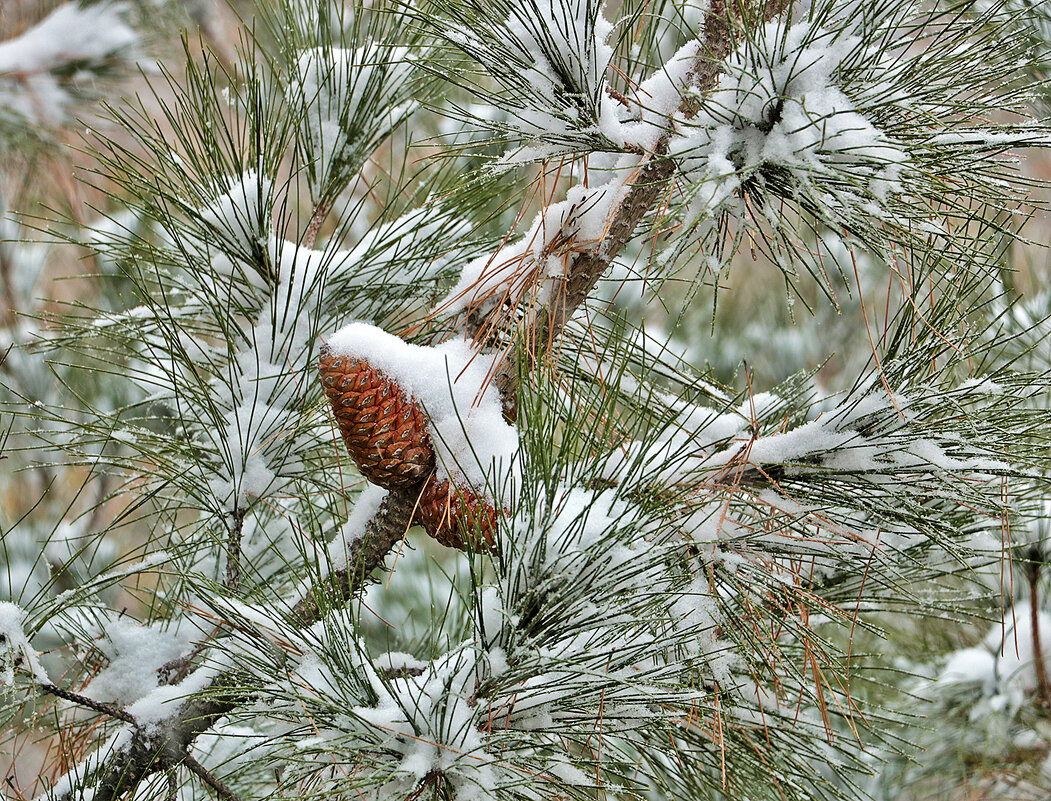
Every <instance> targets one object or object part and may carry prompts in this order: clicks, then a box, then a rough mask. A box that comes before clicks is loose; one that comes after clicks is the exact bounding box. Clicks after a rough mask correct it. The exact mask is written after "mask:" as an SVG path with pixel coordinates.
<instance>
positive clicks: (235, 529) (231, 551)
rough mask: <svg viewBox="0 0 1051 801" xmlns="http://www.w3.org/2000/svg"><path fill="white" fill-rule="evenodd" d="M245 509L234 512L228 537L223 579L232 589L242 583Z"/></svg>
mask: <svg viewBox="0 0 1051 801" xmlns="http://www.w3.org/2000/svg"><path fill="white" fill-rule="evenodd" d="M244 519H245V510H243V509H240V508H238V509H237V510H235V511H234V513H233V525H232V526H230V531H229V534H228V536H227V538H226V577H225V578H224V579H223V584H225V585H226V586H227V587H229V588H230V589H233V588H234V587H236V586H237V585H238V584H240V583H241V533H242V531H243V530H244Z"/></svg>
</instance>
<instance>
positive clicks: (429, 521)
mask: <svg viewBox="0 0 1051 801" xmlns="http://www.w3.org/2000/svg"><path fill="white" fill-rule="evenodd" d="M417 519H418V520H419V522H420V524H421V525H422V526H423V527H424V529H426V531H427V533H428V534H430V535H431V536H432V537H434V538H435V539H436V540H438V542H440V543H441V544H442V545H448V546H449V547H451V548H457V549H459V550H461V551H463V550H466V549H467V547H468V546H470V547H471V549H472V550H495V548H496V510H495V509H494V508H493V505H492V504H491V503H489V502H488V501H487V500H485V499H484V498H479V497H478V496H477V495H475V494H474V493H473V492H471V491H470V490H469V489H466V488H463V487H453V485H452V484H451V483H450V482H449V481H448V480H447V479H439V478H438V477H437V476H433V475H432V476H431V477H430V479H428V481H427V484H426V485H425V486H424V488H423V492H422V494H421V495H420V504H419V509H418V510H417Z"/></svg>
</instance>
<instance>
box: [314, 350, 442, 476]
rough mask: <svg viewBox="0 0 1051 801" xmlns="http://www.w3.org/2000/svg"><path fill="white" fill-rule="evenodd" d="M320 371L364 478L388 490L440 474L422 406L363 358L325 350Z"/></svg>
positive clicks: (344, 435)
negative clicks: (335, 354)
mask: <svg viewBox="0 0 1051 801" xmlns="http://www.w3.org/2000/svg"><path fill="white" fill-rule="evenodd" d="M318 368H319V370H320V372H321V384H322V386H323V387H324V389H325V395H326V396H327V397H328V399H329V400H330V401H331V402H332V411H333V412H334V413H335V416H336V422H337V423H338V424H339V431H340V433H341V434H342V435H343V442H344V443H346V446H347V450H348V451H349V452H350V456H351V458H352V459H353V460H354V462H355V463H356V464H357V466H358V469H359V470H361V474H362V475H363V476H365V478H367V479H368V480H369V481H371V482H372V483H373V484H378V485H379V486H381V487H384V488H386V489H402V488H406V487H411V486H413V485H415V484H419V483H420V482H421V481H423V479H425V478H426V477H427V476H428V474H430V473H433V472H434V447H433V446H432V445H431V438H430V436H429V435H428V434H427V419H426V417H425V415H424V413H423V410H422V409H421V408H420V407H419V405H418V404H417V403H416V402H415V401H413V400H412V398H409V397H407V396H406V395H405V393H404V392H402V390H401V388H400V387H399V386H398V385H397V384H396V383H395V382H394V381H392V380H391V379H390V378H388V377H387V375H386V374H384V373H382V372H381V371H379V370H377V369H375V368H374V367H372V366H370V365H369V363H368V362H366V361H364V360H362V359H355V358H352V357H349V356H333V355H332V352H331V350H330V349H329V348H328V347H326V346H323V347H322V348H321V356H320V360H319V365H318Z"/></svg>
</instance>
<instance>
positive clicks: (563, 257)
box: [438, 154, 638, 317]
mask: <svg viewBox="0 0 1051 801" xmlns="http://www.w3.org/2000/svg"><path fill="white" fill-rule="evenodd" d="M637 162H638V158H637V157H636V156H634V155H631V154H627V155H625V156H623V157H621V159H620V160H619V162H618V163H617V165H616V166H615V167H614V168H613V169H612V170H610V171H609V174H610V175H609V179H608V180H607V181H606V182H605V183H596V182H594V181H592V182H591V183H590V185H585V184H583V183H580V184H577V185H575V186H572V187H570V188H569V191H568V192H567V193H566V199H565V200H563V201H560V202H558V203H552V204H551V205H549V206H547V207H545V208H544V209H543V210H541V211H540V212H539V213H538V214H537V215H536V217H535V218H534V220H533V223H532V225H531V226H530V227H529V230H528V231H527V232H526V233H525V234H524V235H523V236H522V237H521V238H519V239H517V240H516V241H514V242H511V243H510V244H507V245H505V246H503V247H502V248H500V250H498V251H497V252H496V253H494V254H492V255H487V256H480V257H479V258H477V259H475V260H474V261H472V262H470V263H469V264H468V265H467V266H466V267H465V268H464V269H463V271H462V272H461V273H460V278H459V280H458V281H457V282H456V285H455V286H454V287H453V288H452V289H451V290H450V291H449V293H448V294H447V295H446V297H445V298H444V299H443V300H442V301H441V302H440V303H439V304H438V308H439V309H441V310H442V311H444V312H449V313H453V314H455V313H458V312H461V311H464V310H469V311H481V312H483V313H484V312H487V311H489V310H491V309H492V308H494V307H496V306H497V305H499V304H501V303H509V304H511V305H512V306H514V307H515V308H517V309H520V310H521V311H522V312H523V314H524V315H525V316H526V317H530V316H531V315H532V313H533V311H534V309H535V307H536V306H541V305H546V304H547V303H548V302H549V301H550V300H551V297H552V293H553V291H554V290H555V288H556V287H557V286H558V285H559V284H560V283H561V281H562V279H564V278H565V276H566V275H567V274H568V271H569V265H570V260H571V259H572V258H574V256H575V254H576V253H579V252H581V251H586V250H597V251H598V252H599V253H601V252H602V249H603V247H604V242H605V239H606V234H607V233H608V231H609V226H610V224H611V223H612V220H613V217H614V215H615V213H616V210H617V208H618V207H619V205H620V203H621V202H622V201H623V200H624V198H625V196H626V195H627V193H628V191H629V190H630V184H629V180H630V179H631V178H632V177H633V176H634V174H635V173H634V170H633V168H634V167H635V166H636V165H637ZM595 173H596V175H601V173H600V172H599V171H597V170H596V171H595ZM593 177H594V176H593Z"/></svg>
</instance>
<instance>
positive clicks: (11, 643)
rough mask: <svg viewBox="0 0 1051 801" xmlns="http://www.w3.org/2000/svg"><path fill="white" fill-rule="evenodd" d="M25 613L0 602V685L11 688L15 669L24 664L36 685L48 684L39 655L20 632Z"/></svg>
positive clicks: (7, 603)
mask: <svg viewBox="0 0 1051 801" xmlns="http://www.w3.org/2000/svg"><path fill="white" fill-rule="evenodd" d="M25 619H26V613H25V611H24V610H23V609H21V608H20V607H18V606H16V605H15V604H13V603H10V602H9V601H0V685H6V686H8V687H13V686H14V683H15V667H18V666H20V665H21V664H23V663H24V664H25V665H26V666H27V667H28V668H29V673H30V675H31V676H32V677H33V680H34V681H35V682H37V684H50V683H51V680H50V679H49V678H48V676H47V671H45V670H44V666H43V665H41V664H40V654H39V653H37V651H36V650H35V649H34V648H33V646H32V645H30V644H29V638H28V637H26V634H25V632H24V631H23V630H22V624H23V623H24V622H25Z"/></svg>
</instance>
